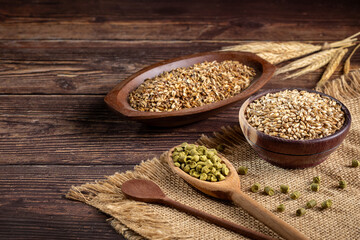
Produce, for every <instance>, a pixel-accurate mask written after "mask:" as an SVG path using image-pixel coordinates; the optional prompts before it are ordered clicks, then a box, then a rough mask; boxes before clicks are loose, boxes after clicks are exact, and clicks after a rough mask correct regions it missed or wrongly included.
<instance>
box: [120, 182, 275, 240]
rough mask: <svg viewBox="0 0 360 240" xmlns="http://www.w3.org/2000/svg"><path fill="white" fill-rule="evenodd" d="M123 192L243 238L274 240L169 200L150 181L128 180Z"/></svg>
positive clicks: (135, 198)
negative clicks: (184, 213)
mask: <svg viewBox="0 0 360 240" xmlns="http://www.w3.org/2000/svg"><path fill="white" fill-rule="evenodd" d="M121 191H122V192H123V193H124V195H125V196H127V197H129V198H131V199H134V200H137V201H142V202H147V203H160V204H164V205H167V206H171V207H174V208H176V209H178V210H181V211H184V212H186V213H188V214H191V215H194V216H196V217H199V218H202V219H205V220H207V221H209V222H211V223H214V224H216V225H218V226H221V227H224V228H226V229H229V230H232V231H234V232H236V233H240V234H242V235H243V236H245V237H248V238H251V239H256V240H274V239H273V238H271V237H269V236H266V235H264V234H262V233H258V232H255V231H253V230H251V229H248V228H245V227H243V226H240V225H238V224H235V223H233V222H229V221H227V220H225V219H221V218H219V217H216V216H214V215H211V214H208V213H206V212H203V211H200V210H198V209H195V208H192V207H189V206H187V205H184V204H182V203H179V202H176V201H174V200H172V199H170V198H168V197H167V196H166V195H165V193H164V192H163V191H162V190H161V189H160V187H159V186H158V185H156V183H154V182H153V181H150V180H145V179H132V180H128V181H126V182H124V183H123V184H122V185H121Z"/></svg>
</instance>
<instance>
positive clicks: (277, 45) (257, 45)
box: [222, 42, 321, 54]
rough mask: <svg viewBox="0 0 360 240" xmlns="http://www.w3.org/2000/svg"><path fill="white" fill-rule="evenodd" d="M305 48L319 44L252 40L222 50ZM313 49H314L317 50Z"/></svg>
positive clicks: (252, 50)
mask: <svg viewBox="0 0 360 240" xmlns="http://www.w3.org/2000/svg"><path fill="white" fill-rule="evenodd" d="M307 49H317V50H320V49H321V46H316V45H313V44H308V43H301V42H253V43H248V44H243V45H235V46H227V47H223V48H222V50H223V51H244V52H252V53H264V52H270V53H274V54H284V53H288V52H299V51H303V50H307ZM317 50H315V51H317Z"/></svg>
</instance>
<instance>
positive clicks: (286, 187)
mask: <svg viewBox="0 0 360 240" xmlns="http://www.w3.org/2000/svg"><path fill="white" fill-rule="evenodd" d="M280 191H281V192H282V193H288V192H289V186H288V185H284V184H282V185H280Z"/></svg>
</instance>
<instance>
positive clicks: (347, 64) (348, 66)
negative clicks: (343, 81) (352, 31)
mask: <svg viewBox="0 0 360 240" xmlns="http://www.w3.org/2000/svg"><path fill="white" fill-rule="evenodd" d="M359 47H360V44H358V45H357V46H356V47H355V48H354V50H353V51H352V52H351V54H350V55H349V57H348V58H347V59H346V61H345V64H344V74H348V73H349V72H350V59H351V58H352V56H353V55H354V53H355V52H356V50H357V49H358V48H359Z"/></svg>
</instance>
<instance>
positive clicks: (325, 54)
mask: <svg viewBox="0 0 360 240" xmlns="http://www.w3.org/2000/svg"><path fill="white" fill-rule="evenodd" d="M336 51H337V49H329V50H323V51H321V52H318V53H314V54H312V55H310V56H307V57H304V58H301V59H299V60H296V61H294V62H291V63H289V64H288V65H286V66H284V67H282V68H279V69H278V70H277V71H276V72H275V75H278V74H280V73H285V72H290V71H293V70H296V69H299V68H303V67H306V66H309V65H311V64H312V63H314V62H320V61H321V60H322V59H325V58H326V59H328V58H329V57H330V59H331V57H332V56H333V54H334V53H335V52H336Z"/></svg>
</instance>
